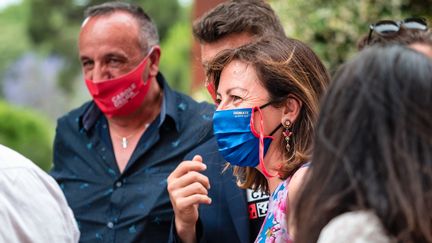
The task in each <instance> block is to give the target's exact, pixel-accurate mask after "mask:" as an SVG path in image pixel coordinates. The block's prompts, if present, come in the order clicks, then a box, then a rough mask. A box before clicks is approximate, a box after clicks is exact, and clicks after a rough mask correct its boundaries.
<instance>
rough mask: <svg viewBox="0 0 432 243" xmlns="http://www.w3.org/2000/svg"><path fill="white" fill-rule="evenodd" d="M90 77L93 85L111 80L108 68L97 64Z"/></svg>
mask: <svg viewBox="0 0 432 243" xmlns="http://www.w3.org/2000/svg"><path fill="white" fill-rule="evenodd" d="M90 76H91V77H90V80H92V81H93V83H101V82H103V81H105V80H109V79H112V78H113V76H112V75H111V73H110V71H109V69H108V68H106V67H104V66H103V65H98V64H96V65H95V66H94V68H93V70H92V72H91V75H90Z"/></svg>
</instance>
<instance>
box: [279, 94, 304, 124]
mask: <svg viewBox="0 0 432 243" xmlns="http://www.w3.org/2000/svg"><path fill="white" fill-rule="evenodd" d="M302 106H303V102H302V101H301V100H300V99H299V98H298V97H297V96H295V95H292V94H290V95H288V98H287V99H286V100H285V103H284V105H283V109H282V120H281V123H282V124H284V122H285V120H287V119H288V120H289V121H290V122H291V123H295V121H296V120H297V118H298V116H299V114H300V111H301V108H302Z"/></svg>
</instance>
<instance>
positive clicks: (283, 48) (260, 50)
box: [207, 37, 329, 242]
mask: <svg viewBox="0 0 432 243" xmlns="http://www.w3.org/2000/svg"><path fill="white" fill-rule="evenodd" d="M207 78H208V80H212V81H213V82H214V86H215V88H216V90H217V99H216V100H217V111H216V112H215V114H214V117H213V118H214V121H213V122H214V125H213V127H214V133H215V137H216V139H217V142H218V146H219V152H220V153H221V154H222V156H223V157H224V158H225V160H226V161H227V162H228V163H229V164H231V165H233V166H234V174H235V175H236V176H237V183H238V185H239V186H240V187H241V188H252V189H253V190H262V191H265V192H268V193H269V194H270V195H271V196H270V202H269V206H268V211H267V215H266V219H265V220H264V223H263V226H262V228H261V231H260V233H259V234H258V238H257V240H256V242H265V241H268V240H270V241H272V240H274V241H275V242H290V241H291V237H290V234H288V223H287V222H286V220H285V213H287V212H289V208H290V206H289V205H286V201H287V200H286V199H287V198H288V202H289V204H291V202H292V200H293V198H295V194H296V192H297V190H298V188H299V186H300V184H301V181H302V177H303V175H304V173H305V172H306V170H307V162H308V161H309V160H310V155H311V149H312V146H311V145H312V137H313V131H314V123H315V120H316V117H317V114H318V106H319V99H320V97H321V95H322V94H323V92H324V91H325V89H326V87H327V84H328V81H329V78H328V74H327V71H326V69H325V67H324V66H323V64H322V63H321V61H320V60H319V58H318V57H317V56H316V55H315V54H314V52H313V51H312V50H311V49H310V48H309V47H307V46H306V45H305V44H303V43H302V42H300V41H298V40H294V39H289V38H279V37H272V38H269V39H261V40H259V41H257V42H256V43H252V44H249V45H245V46H243V47H240V48H237V49H232V50H226V51H224V52H222V53H220V54H219V55H218V56H217V57H216V58H215V59H214V60H213V61H212V62H211V63H209V65H208V68H207ZM288 192H289V193H288ZM288 194H289V195H288ZM291 235H292V234H291Z"/></svg>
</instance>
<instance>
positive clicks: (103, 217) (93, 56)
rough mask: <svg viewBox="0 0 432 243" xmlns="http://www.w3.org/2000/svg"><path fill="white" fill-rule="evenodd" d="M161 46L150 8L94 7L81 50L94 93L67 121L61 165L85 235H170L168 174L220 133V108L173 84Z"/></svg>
mask: <svg viewBox="0 0 432 243" xmlns="http://www.w3.org/2000/svg"><path fill="white" fill-rule="evenodd" d="M158 43H159V40H158V34H157V30H156V27H155V25H154V23H153V22H152V20H151V19H150V17H149V16H148V15H147V14H146V13H145V12H144V11H143V10H142V9H141V8H140V7H137V6H133V5H130V4H127V3H121V2H110V3H104V4H101V5H98V6H94V7H91V8H89V9H88V10H87V11H86V19H85V21H84V23H83V25H82V27H81V31H80V35H79V57H80V60H81V65H82V70H83V74H84V79H85V83H86V85H87V87H88V90H89V92H90V94H91V95H92V97H93V100H92V101H90V102H87V103H85V104H84V105H82V106H81V107H79V108H77V109H75V110H73V111H71V112H69V113H68V114H66V115H65V116H63V117H61V118H60V119H59V120H58V124H57V129H56V136H55V141H54V168H53V170H52V172H51V175H52V176H53V177H54V178H55V179H56V180H57V182H58V183H59V185H60V187H61V188H62V190H63V192H64V193H65V196H66V199H67V201H68V203H69V205H70V207H71V208H72V210H73V212H74V214H75V217H76V219H77V222H78V226H79V228H80V231H81V239H80V241H81V242H99V241H102V242H122V243H123V242H163V241H166V240H167V238H168V232H169V228H170V222H171V218H172V216H173V210H172V207H171V203H170V200H169V197H168V193H167V190H166V178H167V177H168V175H169V174H170V172H171V171H172V170H173V169H174V168H175V167H176V166H177V165H178V164H179V162H180V161H182V160H184V158H185V156H186V155H187V154H188V153H189V152H190V151H191V150H192V149H194V148H196V147H197V146H199V145H200V144H203V143H205V142H206V141H208V140H209V139H211V138H212V129H211V117H212V114H213V111H214V106H213V105H210V104H207V103H197V102H195V101H194V100H192V99H191V98H190V97H188V96H185V95H183V94H180V93H178V92H175V91H172V90H171V89H170V88H169V87H168V85H167V83H166V81H165V79H164V78H163V76H162V74H161V73H160V72H159V58H160V54H161V50H160V48H159V46H158Z"/></svg>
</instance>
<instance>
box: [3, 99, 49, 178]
mask: <svg viewBox="0 0 432 243" xmlns="http://www.w3.org/2000/svg"><path fill="white" fill-rule="evenodd" d="M53 135H54V134H53V126H52V124H51V123H50V122H49V121H48V120H46V119H43V116H42V115H41V114H37V113H35V112H34V111H30V110H27V109H24V108H19V107H16V106H12V105H9V104H7V103H5V102H4V101H0V144H3V145H5V146H7V147H10V148H13V149H14V150H16V151H18V152H20V153H22V154H23V155H24V156H26V157H27V158H29V159H30V160H32V161H33V162H34V163H36V164H37V165H38V166H39V167H41V168H42V169H43V170H45V171H48V170H49V169H50V168H51V161H52V140H53Z"/></svg>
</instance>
